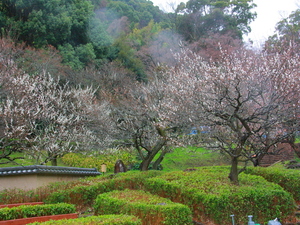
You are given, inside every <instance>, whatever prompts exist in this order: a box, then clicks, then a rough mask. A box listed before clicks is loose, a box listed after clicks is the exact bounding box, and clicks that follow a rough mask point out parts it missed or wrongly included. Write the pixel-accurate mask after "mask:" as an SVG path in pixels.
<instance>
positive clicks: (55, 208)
mask: <svg viewBox="0 0 300 225" xmlns="http://www.w3.org/2000/svg"><path fill="white" fill-rule="evenodd" d="M75 212H76V208H75V206H74V205H72V204H67V203H58V204H45V205H21V206H18V207H13V208H8V207H5V208H1V209H0V221H3V220H14V219H21V218H28V217H38V216H49V215H59V214H69V213H75Z"/></svg>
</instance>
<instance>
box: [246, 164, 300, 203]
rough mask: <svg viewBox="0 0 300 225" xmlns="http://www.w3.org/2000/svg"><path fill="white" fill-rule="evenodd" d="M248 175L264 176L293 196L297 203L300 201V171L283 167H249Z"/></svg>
mask: <svg viewBox="0 0 300 225" xmlns="http://www.w3.org/2000/svg"><path fill="white" fill-rule="evenodd" d="M246 173H248V174H253V175H258V176H262V177H263V178H265V179H266V180H267V181H269V182H273V183H276V184H279V185H280V186H281V187H283V189H284V190H286V191H288V192H290V193H291V194H292V195H293V197H294V199H295V201H300V170H291V169H286V168H281V167H249V168H247V170H246Z"/></svg>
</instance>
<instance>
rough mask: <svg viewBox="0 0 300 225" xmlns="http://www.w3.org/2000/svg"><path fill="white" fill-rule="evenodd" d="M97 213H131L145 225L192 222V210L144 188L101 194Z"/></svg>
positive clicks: (171, 224) (98, 198)
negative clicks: (143, 189)
mask: <svg viewBox="0 0 300 225" xmlns="http://www.w3.org/2000/svg"><path fill="white" fill-rule="evenodd" d="M94 208H95V214H96V215H99V214H111V213H112V214H130V215H135V216H137V217H139V218H140V219H142V221H143V224H144V225H153V224H165V225H174V224H180V225H187V224H192V216H191V215H192V213H191V210H190V209H189V208H188V207H187V206H185V205H182V204H179V203H174V202H172V201H170V200H169V199H166V198H162V197H159V196H156V195H152V194H150V193H148V192H145V191H142V190H129V189H126V190H123V191H113V192H109V193H104V194H101V195H99V196H98V197H97V199H96V203H95V206H94Z"/></svg>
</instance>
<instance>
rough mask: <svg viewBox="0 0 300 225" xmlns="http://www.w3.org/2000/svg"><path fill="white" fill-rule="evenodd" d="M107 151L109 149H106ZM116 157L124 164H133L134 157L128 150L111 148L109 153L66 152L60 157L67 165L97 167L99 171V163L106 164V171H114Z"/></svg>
mask: <svg viewBox="0 0 300 225" xmlns="http://www.w3.org/2000/svg"><path fill="white" fill-rule="evenodd" d="M107 151H108V152H109V150H107ZM118 159H122V161H123V162H124V164H125V165H126V166H129V165H132V164H135V163H136V162H137V160H136V157H135V155H134V154H132V152H130V151H129V150H125V149H121V150H112V153H110V154H101V155H99V154H97V156H93V157H91V156H88V155H83V154H79V153H68V154H66V155H64V156H63V157H62V162H63V163H64V164H66V165H68V166H74V167H84V168H97V169H98V170H99V171H101V165H102V164H103V163H104V164H106V166H107V171H108V172H114V168H115V163H116V161H117V160H118Z"/></svg>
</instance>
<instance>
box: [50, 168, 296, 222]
mask: <svg viewBox="0 0 300 225" xmlns="http://www.w3.org/2000/svg"><path fill="white" fill-rule="evenodd" d="M229 169H230V168H229V167H201V168H198V169H197V170H196V171H190V172H170V173H164V172H161V171H148V172H133V171H130V172H127V173H119V174H117V175H114V176H104V177H101V178H99V177H98V178H93V179H91V178H89V179H86V180H84V181H83V183H84V185H78V186H75V187H70V186H69V187H68V189H64V190H60V191H57V192H53V193H49V195H48V196H47V197H46V198H45V202H48V203H57V202H67V203H72V204H76V206H77V208H84V207H92V205H93V204H94V203H95V200H96V198H97V196H98V195H99V194H102V193H107V192H111V191H114V190H125V189H135V190H144V191H148V192H150V193H152V194H156V195H159V196H161V197H164V198H169V199H171V200H172V201H173V202H179V203H181V204H184V205H187V206H188V207H189V208H190V210H191V211H192V213H193V217H194V219H195V220H197V221H199V222H202V223H204V224H205V223H206V222H207V221H208V220H209V221H211V220H213V221H214V222H215V223H216V224H224V225H225V224H231V218H230V217H229V215H232V214H234V215H235V220H236V221H237V223H245V221H246V220H247V215H253V216H254V218H255V220H256V221H258V222H260V223H264V222H266V221H268V220H270V219H273V218H275V217H279V218H281V219H286V218H288V217H289V216H290V215H291V214H292V213H293V211H294V208H293V205H294V200H293V196H292V195H291V194H290V193H288V192H287V191H285V190H284V189H283V188H282V187H281V186H279V185H277V184H275V183H272V182H268V181H266V180H265V179H264V178H262V177H261V176H256V175H252V174H249V173H250V172H249V171H250V170H252V169H253V168H249V170H248V171H247V174H241V175H240V176H239V180H240V186H235V185H232V184H231V183H230V181H229V179H228V173H229ZM266 170H269V168H268V169H266ZM270 171H271V170H270ZM284 171H286V172H287V174H289V173H290V172H289V170H284ZM253 173H254V172H253ZM262 173H263V172H262ZM270 173H271V172H270ZM281 176H284V173H282V174H281ZM288 176H289V175H288ZM297 176H298V177H297ZM274 177H275V176H274ZM291 177H292V176H291ZM295 178H297V179H298V181H299V178H300V175H299V173H298V175H297V173H296V175H295ZM93 180H94V181H93ZM290 180H293V179H291V178H290ZM286 182H288V181H286ZM88 184H90V185H88ZM292 185H293V188H296V189H295V190H296V191H297V190H299V189H297V188H299V184H298V182H293V184H292ZM297 185H298V186H297ZM293 195H294V196H296V195H295V194H293ZM151 207H152V206H151ZM107 213H108V212H107ZM226 218H227V219H226Z"/></svg>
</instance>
